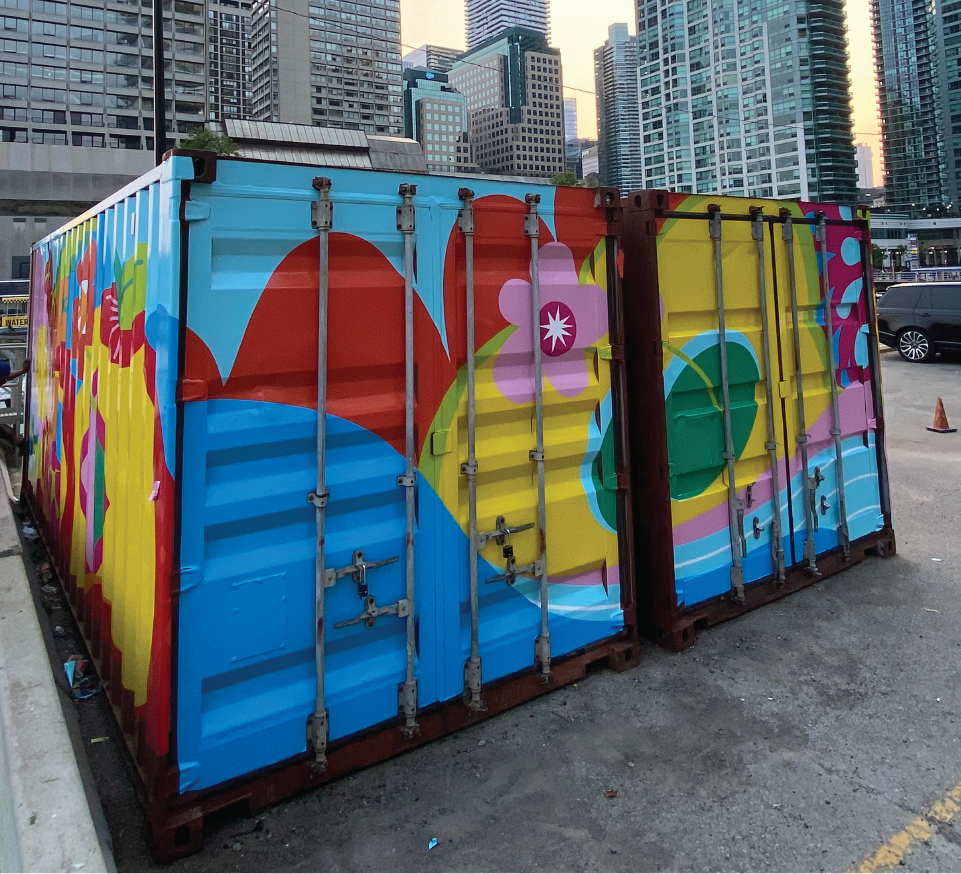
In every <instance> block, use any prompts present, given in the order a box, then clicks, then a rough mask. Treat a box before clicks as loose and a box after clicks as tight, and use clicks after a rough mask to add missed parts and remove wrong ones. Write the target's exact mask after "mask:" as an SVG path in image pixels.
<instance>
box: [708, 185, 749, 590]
mask: <svg viewBox="0 0 961 874" xmlns="http://www.w3.org/2000/svg"><path fill="white" fill-rule="evenodd" d="M707 209H708V212H709V213H710V215H711V221H710V232H711V239H712V240H713V241H714V265H715V268H716V270H717V322H718V338H719V343H718V348H719V350H720V353H721V394H722V397H723V399H724V460H725V461H726V462H727V478H728V485H727V492H728V507H729V512H730V520H731V522H730V535H731V559H732V564H731V588H732V589H733V590H734V596H735V597H736V598H737V599H738V600H739V601H743V600H744V568H743V565H742V563H741V559H742V556H746V555H747V540H746V538H745V536H744V501H742V500H741V499H740V498H739V497H738V494H737V479H736V478H735V474H734V461H735V458H734V432H733V429H732V427H731V383H730V381H729V373H728V363H727V326H726V314H725V312H724V267H723V265H722V263H721V207H720V206H718V205H717V204H714V203H712V204H711V205H710V206H708V208H707Z"/></svg>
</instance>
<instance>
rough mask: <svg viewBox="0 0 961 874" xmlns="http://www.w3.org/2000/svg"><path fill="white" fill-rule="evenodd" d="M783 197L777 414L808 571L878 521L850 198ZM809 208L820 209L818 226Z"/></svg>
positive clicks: (864, 318) (865, 322) (864, 319)
mask: <svg viewBox="0 0 961 874" xmlns="http://www.w3.org/2000/svg"><path fill="white" fill-rule="evenodd" d="M784 207H785V208H786V209H787V210H788V212H789V213H790V214H791V215H792V216H793V219H794V220H795V221H796V222H797V223H796V224H793V227H791V228H790V229H789V230H788V231H787V232H785V225H781V226H780V227H774V228H772V231H773V233H774V234H775V239H774V243H773V248H774V252H775V256H774V257H775V260H776V263H777V271H778V277H779V282H778V296H779V303H780V312H781V314H782V319H783V321H782V325H783V327H784V335H783V340H784V342H782V344H781V345H782V352H783V356H784V367H783V370H784V373H785V379H786V381H787V384H788V386H789V388H788V390H787V391H785V392H784V401H783V415H784V423H785V428H786V430H787V434H788V437H789V441H788V445H789V447H790V449H791V452H790V455H789V459H790V460H789V462H788V467H787V468H786V474H787V475H789V476H790V481H791V528H792V532H793V536H792V538H791V554H792V559H793V562H794V563H804V564H805V565H806V566H807V567H808V568H809V569H810V570H812V571H814V570H816V568H817V563H818V559H819V558H820V557H821V556H823V555H824V554H825V553H828V552H832V551H835V550H837V549H838V548H840V549H842V551H844V550H847V549H848V548H849V544H850V543H852V542H854V541H856V540H858V539H859V538H861V537H864V536H866V535H869V534H872V533H874V532H876V531H879V530H881V528H883V527H884V519H883V516H882V511H881V502H880V481H879V477H878V452H877V445H876V439H875V438H876V434H875V429H876V426H877V417H876V414H875V412H874V400H873V398H874V394H873V386H872V379H873V378H874V376H873V374H872V369H871V367H872V365H871V362H870V354H869V332H870V330H871V328H870V317H869V310H868V301H867V299H866V297H865V294H866V285H865V279H864V270H865V267H864V264H865V261H864V256H863V251H862V233H863V228H862V226H861V225H860V224H858V223H857V222H855V221H854V220H853V215H852V212H851V210H850V208H845V207H833V206H825V205H820V204H817V205H814V204H784ZM819 215H824V216H825V219H826V221H825V223H824V224H823V226H821V227H820V229H819V225H818V216H819ZM821 234H823V240H822V238H821ZM825 254H826V257H825ZM826 290H827V295H828V296H829V297H830V300H831V309H830V312H826V310H825V306H824V300H825V296H826V295H825V291H826ZM792 297H793V298H794V300H793V302H792ZM795 307H796V312H797V318H796V321H795V318H794V311H795ZM829 337H830V338H831V345H830V346H829V342H828V338H829ZM832 373H833V377H834V378H833V379H832V378H831V375H832ZM805 435H806V439H805Z"/></svg>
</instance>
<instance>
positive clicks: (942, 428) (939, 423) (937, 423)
mask: <svg viewBox="0 0 961 874" xmlns="http://www.w3.org/2000/svg"><path fill="white" fill-rule="evenodd" d="M928 430H929V431H934V432H935V433H937V434H953V433H954V432H955V431H957V430H958V429H957V428H950V427H948V417H947V416H946V415H945V413H944V403H943V401H942V400H941V398H938V402H937V403H936V404H935V405H934V427H933V428H928Z"/></svg>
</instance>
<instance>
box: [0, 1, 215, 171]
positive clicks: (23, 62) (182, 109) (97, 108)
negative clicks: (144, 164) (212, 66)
mask: <svg viewBox="0 0 961 874" xmlns="http://www.w3.org/2000/svg"><path fill="white" fill-rule="evenodd" d="M164 9H165V10H168V12H167V14H165V16H164V18H165V30H166V32H167V34H168V39H169V33H170V21H169V18H168V16H172V17H173V21H174V27H173V31H174V32H173V39H172V40H170V46H169V51H168V53H167V63H166V68H167V69H166V70H165V79H166V93H167V124H168V131H169V132H170V134H171V136H174V137H175V136H178V135H182V134H186V133H188V132H189V131H190V130H191V129H192V128H194V127H196V126H197V125H201V124H203V123H204V122H205V121H206V120H207V118H208V81H207V7H206V4H205V3H204V2H203V0H200V2H194V0H173V3H172V4H171V2H170V0H167V2H166V3H165V4H164ZM0 11H2V13H3V14H2V16H0V20H2V22H3V23H2V30H3V39H2V40H0V58H2V60H3V63H2V65H0V82H2V86H0V141H2V142H13V143H31V144H33V145H51V146H77V147H86V148H112V149H123V150H133V151H150V150H152V149H153V147H154V142H153V139H154V137H153V126H154V118H153V112H154V96H153V94H154V91H153V88H154V83H153V80H154V75H155V74H156V71H155V70H154V63H153V16H152V14H150V12H151V10H150V6H149V4H148V5H147V6H141V5H140V4H139V3H138V4H136V5H132V4H131V3H129V2H119V0H84V2H83V3H76V2H75V3H68V2H60V0H5V2H4V8H3V9H2V10H0ZM148 166H149V165H148Z"/></svg>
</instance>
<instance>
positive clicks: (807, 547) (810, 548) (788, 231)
mask: <svg viewBox="0 0 961 874" xmlns="http://www.w3.org/2000/svg"><path fill="white" fill-rule="evenodd" d="M781 218H782V219H784V224H783V225H782V227H781V239H782V240H783V241H784V244H785V245H786V246H787V262H788V273H789V274H790V279H791V319H792V322H793V324H794V372H795V379H796V380H797V408H798V429H799V431H800V433H799V434H798V436H797V445H798V449H799V450H800V452H801V470H802V477H803V485H802V488H803V490H804V524H805V526H806V529H807V537H806V538H805V539H804V560H805V561H806V562H807V569H808V570H809V571H810V572H811V573H815V574H816V573H820V572H819V571H818V561H817V547H816V546H815V543H814V532H815V530H816V527H815V526H816V524H817V517H816V516H815V513H814V505H815V493H816V492H817V482H816V481H815V480H814V479H813V478H812V477H811V475H810V473H809V472H808V463H809V459H808V440H810V435H809V434H808V428H807V416H806V414H805V411H804V365H803V364H802V362H801V325H800V322H799V321H798V302H797V274H796V273H795V267H794V223H793V222H792V220H791V211H790V210H789V209H786V208H784V209H782V210H781ZM788 490H789V491H790V484H789V485H788Z"/></svg>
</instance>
